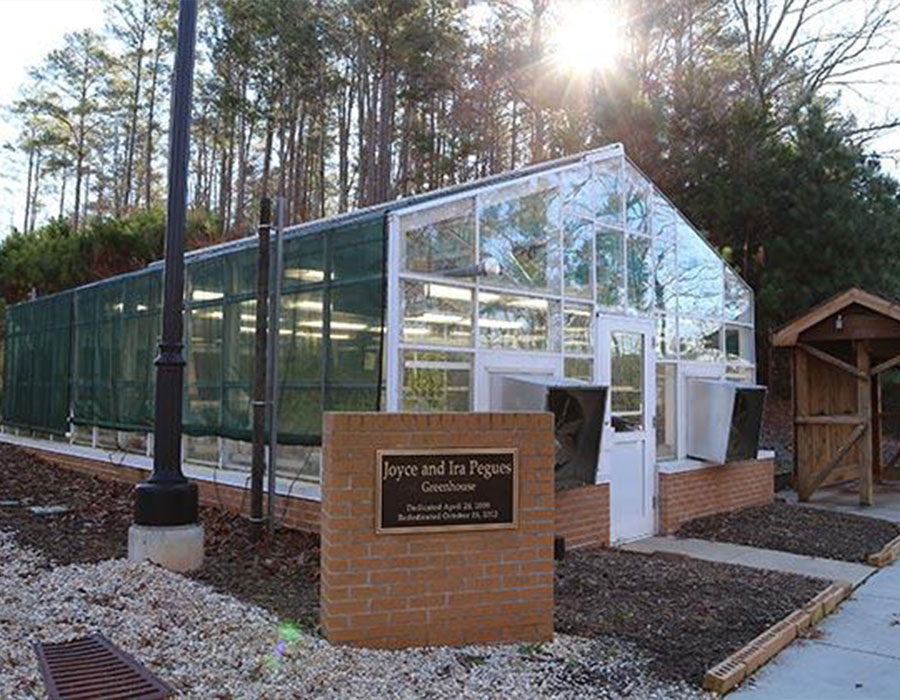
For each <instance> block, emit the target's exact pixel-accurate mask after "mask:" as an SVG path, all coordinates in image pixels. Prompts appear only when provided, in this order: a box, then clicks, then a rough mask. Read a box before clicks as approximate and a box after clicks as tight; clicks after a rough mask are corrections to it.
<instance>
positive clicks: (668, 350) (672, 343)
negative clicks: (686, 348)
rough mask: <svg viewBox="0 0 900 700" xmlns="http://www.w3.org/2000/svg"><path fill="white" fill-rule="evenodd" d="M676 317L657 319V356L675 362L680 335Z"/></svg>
mask: <svg viewBox="0 0 900 700" xmlns="http://www.w3.org/2000/svg"><path fill="white" fill-rule="evenodd" d="M676 331H677V326H676V324H675V317H674V316H666V315H661V316H659V318H657V319H656V356H657V357H658V358H659V359H661V360H662V359H670V360H674V359H675V358H676V357H677V356H678V333H677V332H676Z"/></svg>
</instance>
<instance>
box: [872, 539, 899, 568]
mask: <svg viewBox="0 0 900 700" xmlns="http://www.w3.org/2000/svg"><path fill="white" fill-rule="evenodd" d="M898 557H900V535H897V536H896V537H895V538H894V539H892V540H891V541H890V542H888V543H887V544H886V545H884V547H882V548H881V549H879V550H878V551H877V552H875V554H870V555H869V557H868V559H867V561H868V563H869V566H877V567H878V568H879V569H880V568H882V567H884V566H887V565H888V564H893V563H894V562H895V561H897V558H898Z"/></svg>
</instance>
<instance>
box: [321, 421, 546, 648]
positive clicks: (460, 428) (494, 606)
mask: <svg viewBox="0 0 900 700" xmlns="http://www.w3.org/2000/svg"><path fill="white" fill-rule="evenodd" d="M441 447H447V448H466V447H471V448H487V447H497V448H502V447H518V449H519V470H520V474H519V524H518V527H517V529H515V530H494V531H469V532H459V531H456V532H452V531H451V532H441V533H423V534H378V535H376V534H375V512H374V508H375V484H374V476H375V468H376V465H375V452H376V450H379V449H397V448H400V449H404V448H406V449H410V448H413V449H415V448H419V449H422V448H426V449H427V448H432V449H434V448H441ZM322 457H323V474H322V530H321V532H322V553H321V586H320V603H321V621H322V628H323V630H324V632H325V635H326V637H327V638H328V639H329V640H331V641H332V642H340V643H348V644H354V645H360V646H376V647H403V646H416V645H445V644H470V643H479V642H483V643H487V642H500V641H545V640H549V639H551V638H552V637H553V571H554V565H553V527H554V495H553V422H552V416H551V415H550V414H546V413H522V414H519V413H494V414H491V413H469V414H398V413H394V414H389V413H355V414H348V413H335V414H326V415H325V421H324V447H323V454H322Z"/></svg>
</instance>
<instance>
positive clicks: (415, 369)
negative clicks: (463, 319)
mask: <svg viewBox="0 0 900 700" xmlns="http://www.w3.org/2000/svg"><path fill="white" fill-rule="evenodd" d="M400 364H401V367H402V368H403V393H402V395H403V406H402V410H404V411H468V410H470V406H471V400H470V399H471V394H472V390H471V381H472V356H471V355H470V354H468V353H462V352H441V351H438V350H404V351H402V352H401V353H400Z"/></svg>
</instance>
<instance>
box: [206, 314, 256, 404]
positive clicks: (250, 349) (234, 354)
mask: <svg viewBox="0 0 900 700" xmlns="http://www.w3.org/2000/svg"><path fill="white" fill-rule="evenodd" d="M193 313H194V315H195V316H196V315H198V314H202V313H218V314H220V316H219V318H221V312H219V311H215V312H214V311H212V310H210V309H207V310H205V311H204V310H203V309H198V310H196V311H194V312H193ZM224 320H225V325H226V329H227V330H226V332H225V355H226V356H227V361H228V366H227V367H226V370H225V380H226V381H235V382H239V381H245V382H247V386H248V387H249V386H250V382H251V381H252V380H253V354H254V352H255V347H256V301H255V300H250V301H244V302H240V303H239V304H228V305H226V306H225V319H224Z"/></svg>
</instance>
